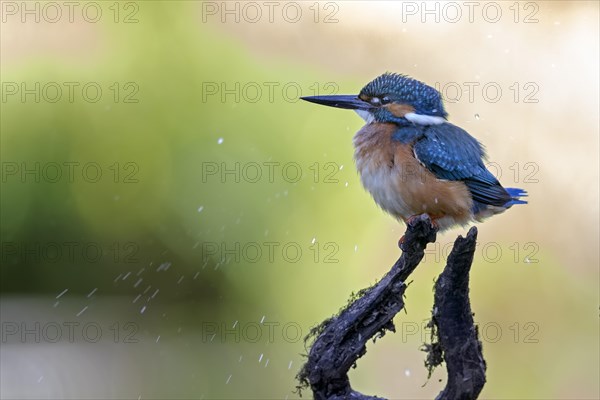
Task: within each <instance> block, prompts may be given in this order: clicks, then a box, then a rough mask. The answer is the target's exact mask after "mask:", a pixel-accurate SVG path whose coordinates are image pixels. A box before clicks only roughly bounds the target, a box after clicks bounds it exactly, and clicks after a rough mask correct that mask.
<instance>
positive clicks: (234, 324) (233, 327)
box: [231, 320, 238, 329]
mask: <svg viewBox="0 0 600 400" xmlns="http://www.w3.org/2000/svg"><path fill="white" fill-rule="evenodd" d="M237 323H238V322H237V320H236V321H235V322H234V323H233V326H232V327H231V329H235V327H236V326H237Z"/></svg>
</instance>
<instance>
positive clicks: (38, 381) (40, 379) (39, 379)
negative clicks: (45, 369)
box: [37, 375, 44, 383]
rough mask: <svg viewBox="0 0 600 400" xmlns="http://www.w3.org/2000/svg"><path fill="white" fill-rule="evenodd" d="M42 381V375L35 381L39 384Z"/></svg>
mask: <svg viewBox="0 0 600 400" xmlns="http://www.w3.org/2000/svg"><path fill="white" fill-rule="evenodd" d="M43 380H44V375H42V376H40V377H39V378H38V380H37V383H41V382H42V381H43Z"/></svg>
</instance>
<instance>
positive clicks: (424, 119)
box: [404, 113, 446, 125]
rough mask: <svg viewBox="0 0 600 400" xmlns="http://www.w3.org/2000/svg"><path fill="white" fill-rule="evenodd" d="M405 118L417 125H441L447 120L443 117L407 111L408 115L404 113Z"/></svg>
mask: <svg viewBox="0 0 600 400" xmlns="http://www.w3.org/2000/svg"><path fill="white" fill-rule="evenodd" d="M404 118H406V119H407V120H409V121H410V122H413V123H415V124H417V125H439V124H443V123H444V122H446V120H445V119H444V118H443V117H437V116H432V115H421V114H415V113H407V114H406V115H404Z"/></svg>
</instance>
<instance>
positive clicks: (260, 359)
mask: <svg viewBox="0 0 600 400" xmlns="http://www.w3.org/2000/svg"><path fill="white" fill-rule="evenodd" d="M263 355H264V354H263V353H261V354H260V357H258V362H261V361H262V359H263Z"/></svg>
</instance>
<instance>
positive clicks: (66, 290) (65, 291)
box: [56, 289, 69, 299]
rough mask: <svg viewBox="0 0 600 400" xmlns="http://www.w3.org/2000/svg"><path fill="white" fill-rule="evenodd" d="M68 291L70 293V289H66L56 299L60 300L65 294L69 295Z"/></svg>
mask: <svg viewBox="0 0 600 400" xmlns="http://www.w3.org/2000/svg"><path fill="white" fill-rule="evenodd" d="M68 291H69V289H65V290H63V291H62V292H60V293H59V294H58V296H56V298H57V299H60V296H62V295H63V294H65V293H67V292H68Z"/></svg>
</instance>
